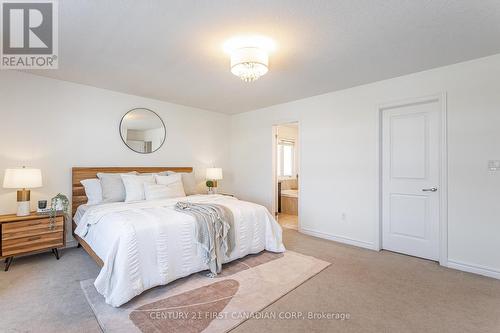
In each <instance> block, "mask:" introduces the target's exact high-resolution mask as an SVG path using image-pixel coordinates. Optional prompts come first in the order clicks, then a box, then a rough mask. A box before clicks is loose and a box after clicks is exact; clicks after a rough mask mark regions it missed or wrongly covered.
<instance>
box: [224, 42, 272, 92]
mask: <svg viewBox="0 0 500 333" xmlns="http://www.w3.org/2000/svg"><path fill="white" fill-rule="evenodd" d="M275 47H276V46H275V44H274V42H273V41H272V40H271V39H270V38H268V37H264V36H241V37H233V38H231V39H229V40H228V41H227V42H226V43H224V51H225V52H226V53H228V54H229V55H230V56H231V73H233V74H234V75H236V76H238V77H239V78H240V79H242V80H243V81H245V82H253V81H255V80H257V79H258V78H260V77H261V76H262V75H264V74H266V73H267V72H268V70H269V68H268V66H269V53H271V52H272V51H274V50H275Z"/></svg>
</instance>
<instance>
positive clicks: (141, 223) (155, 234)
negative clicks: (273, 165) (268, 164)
mask: <svg viewBox="0 0 500 333" xmlns="http://www.w3.org/2000/svg"><path fill="white" fill-rule="evenodd" d="M181 200H182V201H188V202H194V203H207V204H220V205H223V206H224V207H227V208H228V209H230V211H231V213H232V215H233V218H234V238H235V239H234V249H233V251H232V252H231V255H230V256H229V257H225V259H224V260H223V261H224V262H229V261H232V260H235V259H238V258H241V257H244V256H246V255H247V254H250V253H258V252H260V251H262V250H268V251H272V252H283V251H284V250H285V248H284V246H283V243H282V238H281V228H280V226H279V225H278V224H277V222H276V221H275V220H274V218H273V217H272V216H271V214H269V212H268V211H267V209H266V208H265V207H263V206H260V205H257V204H253V203H250V202H246V201H241V200H238V199H235V198H233V197H228V196H222V195H196V196H190V197H186V198H176V199H168V200H158V201H141V202H135V203H110V204H101V205H94V206H88V207H86V211H85V213H84V214H83V215H82V216H81V217H80V219H79V220H78V221H76V222H77V224H78V227H77V228H76V230H75V233H76V234H77V235H79V236H80V237H82V238H83V239H84V240H85V241H86V242H87V243H88V244H89V245H90V246H91V247H92V249H93V250H94V252H96V254H97V255H98V256H99V257H100V258H101V259H102V260H103V261H104V266H103V268H102V269H101V272H100V273H99V275H98V277H97V279H96V281H95V283H94V285H95V287H96V289H97V291H98V292H99V293H100V294H102V295H103V296H104V297H105V299H106V302H107V303H108V304H110V305H112V306H120V305H122V304H124V303H126V302H127V301H129V300H130V299H132V298H133V297H135V296H137V295H139V294H140V293H142V292H143V291H144V290H147V289H149V288H152V287H155V286H158V285H163V284H167V283H169V282H171V281H173V280H176V279H178V278H181V277H184V276H187V275H190V274H192V273H195V272H199V271H203V270H206V269H208V266H207V264H206V263H205V260H204V259H203V249H201V247H200V245H199V244H198V242H197V241H196V221H195V219H194V217H192V216H190V215H187V214H184V213H180V212H177V211H176V210H175V204H176V203H177V202H178V201H181Z"/></svg>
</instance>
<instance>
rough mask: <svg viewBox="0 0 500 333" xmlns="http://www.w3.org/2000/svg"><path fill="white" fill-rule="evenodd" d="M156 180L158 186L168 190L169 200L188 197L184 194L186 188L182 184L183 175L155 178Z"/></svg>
mask: <svg viewBox="0 0 500 333" xmlns="http://www.w3.org/2000/svg"><path fill="white" fill-rule="evenodd" d="M155 180H156V184H158V185H162V186H164V187H166V188H168V197H169V198H179V197H185V196H186V193H185V192H184V186H183V184H182V176H181V174H175V175H171V176H155ZM162 199H164V198H162ZM146 200H147V199H146Z"/></svg>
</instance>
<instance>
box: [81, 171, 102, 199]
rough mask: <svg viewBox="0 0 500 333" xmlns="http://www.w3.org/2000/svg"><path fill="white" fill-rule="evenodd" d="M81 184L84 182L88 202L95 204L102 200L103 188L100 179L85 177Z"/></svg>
mask: <svg viewBox="0 0 500 333" xmlns="http://www.w3.org/2000/svg"><path fill="white" fill-rule="evenodd" d="M80 184H82V185H83V188H84V189H85V195H86V196H87V199H88V201H87V204H89V205H95V204H98V203H101V202H102V188H101V181H100V180H99V179H97V178H93V179H84V180H82V181H81V182H80Z"/></svg>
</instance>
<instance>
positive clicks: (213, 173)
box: [207, 168, 222, 180]
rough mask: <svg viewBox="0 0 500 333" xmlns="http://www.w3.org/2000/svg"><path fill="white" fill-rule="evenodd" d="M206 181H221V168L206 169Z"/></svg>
mask: <svg viewBox="0 0 500 333" xmlns="http://www.w3.org/2000/svg"><path fill="white" fill-rule="evenodd" d="M207 179H209V180H221V179H222V169H221V168H208V169H207Z"/></svg>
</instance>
